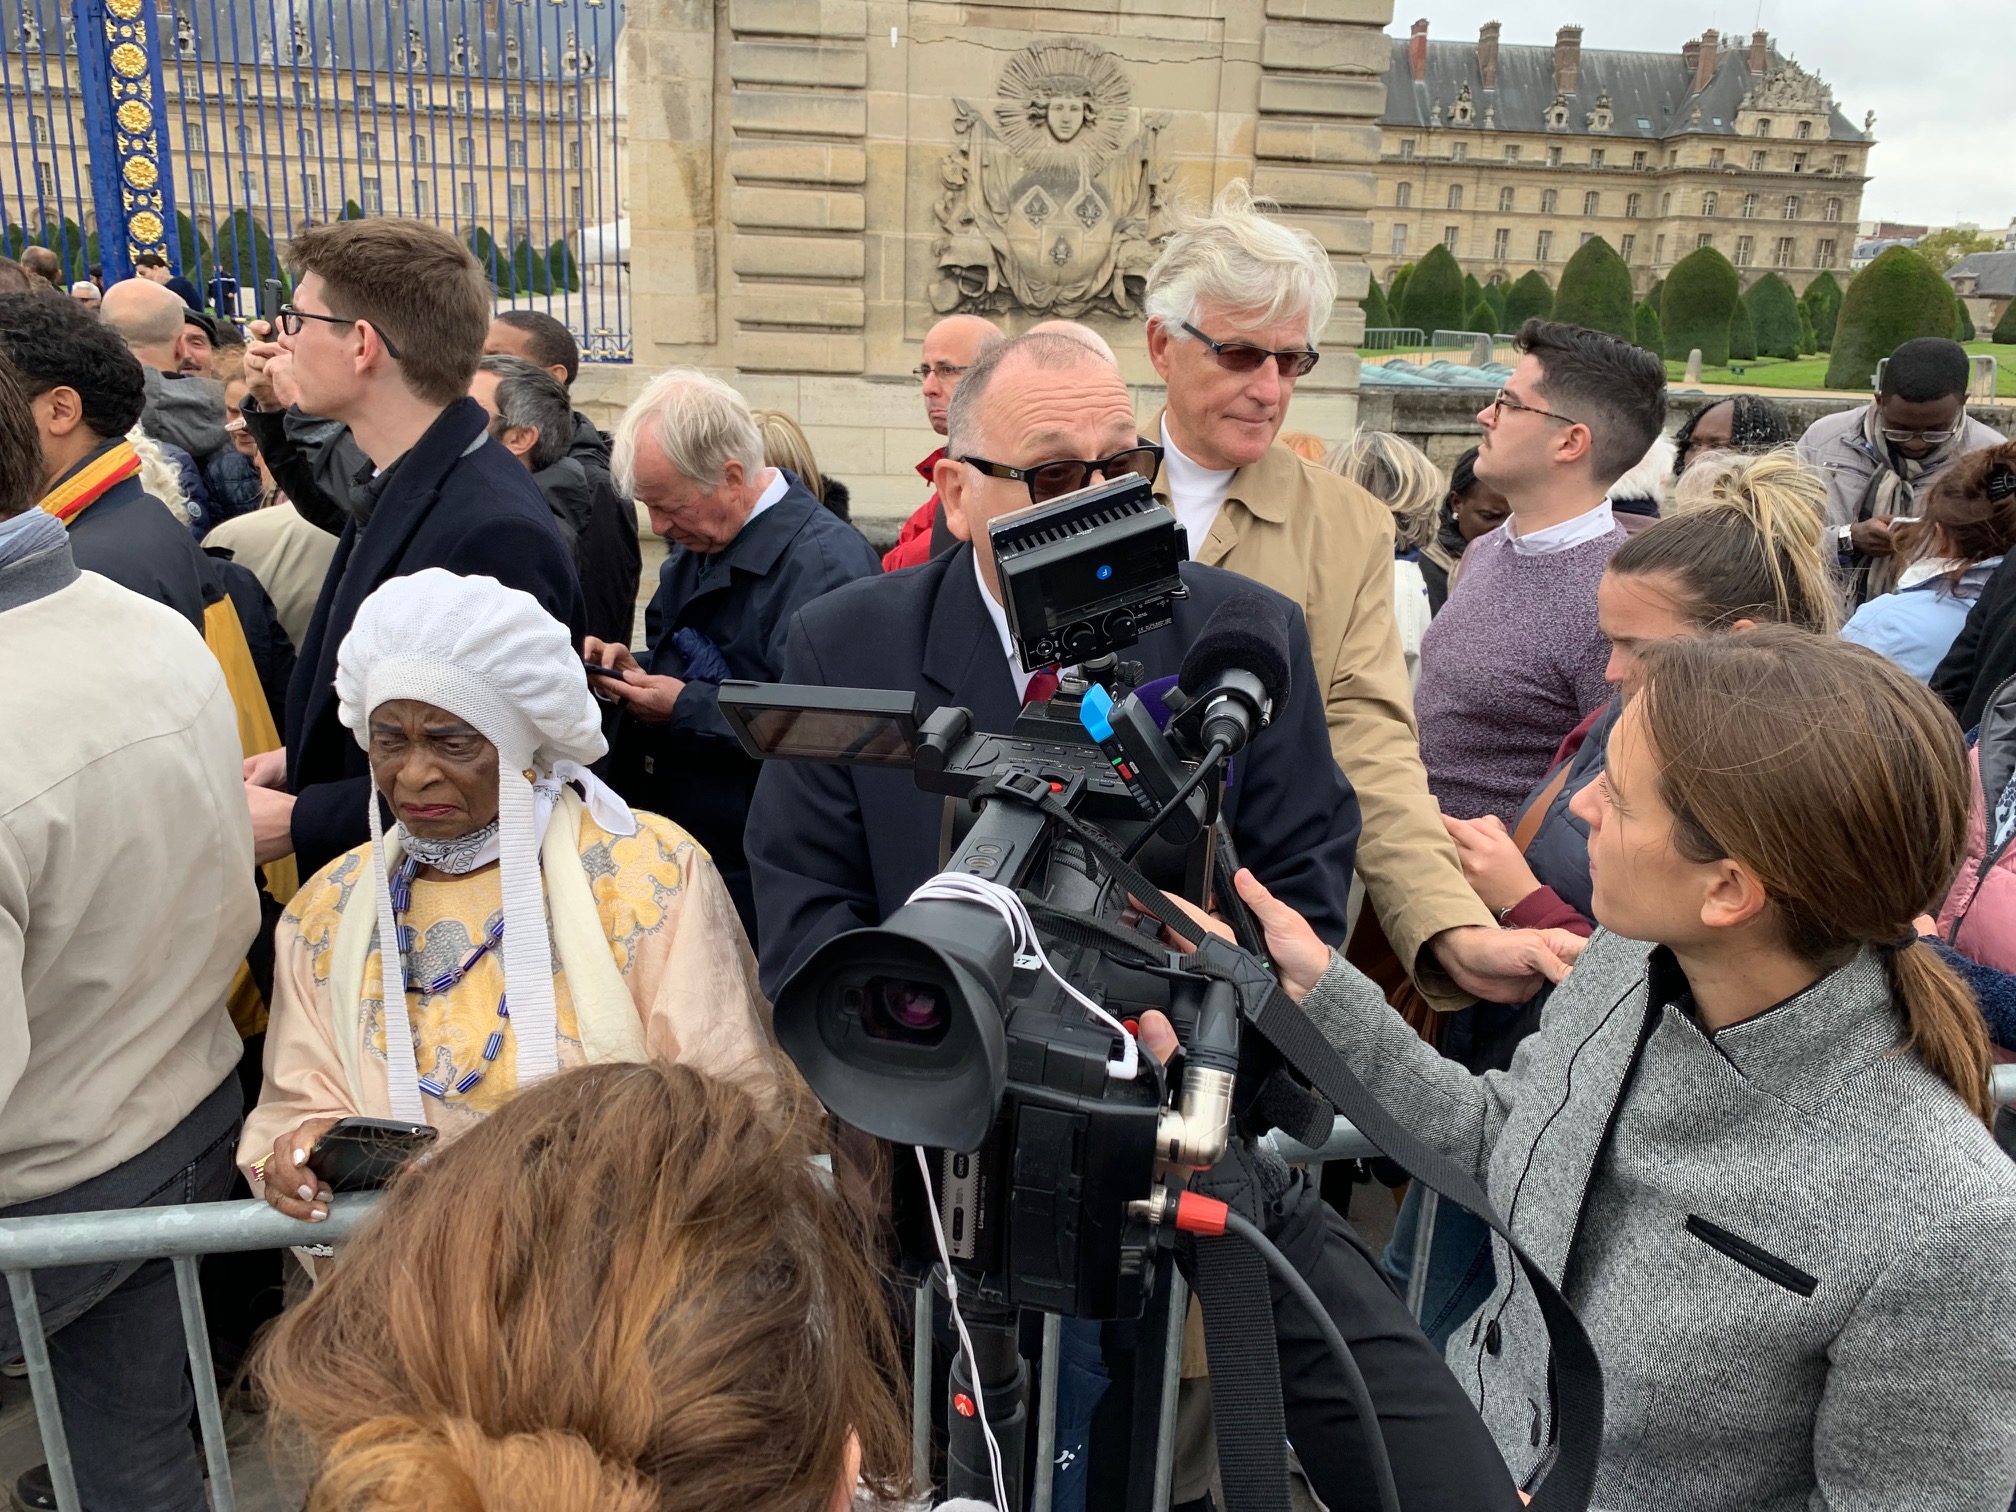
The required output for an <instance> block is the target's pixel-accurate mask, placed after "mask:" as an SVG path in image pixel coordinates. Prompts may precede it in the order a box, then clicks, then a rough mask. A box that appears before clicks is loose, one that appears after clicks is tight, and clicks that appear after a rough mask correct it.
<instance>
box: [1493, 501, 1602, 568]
mask: <svg viewBox="0 0 2016 1512" xmlns="http://www.w3.org/2000/svg"><path fill="white" fill-rule="evenodd" d="M1517 523H1518V521H1517V518H1516V517H1512V518H1508V519H1507V520H1506V521H1505V523H1504V524H1503V525H1500V526H1499V527H1498V528H1499V529H1500V530H1502V531H1504V532H1505V538H1506V539H1507V540H1509V541H1510V542H1511V543H1512V549H1513V550H1514V551H1516V552H1518V553H1519V555H1521V556H1546V555H1548V554H1549V553H1550V552H1556V551H1566V550H1568V549H1569V548H1570V547H1572V546H1580V545H1583V544H1584V543H1586V542H1589V541H1593V540H1595V539H1596V538H1597V537H1598V536H1605V535H1608V534H1609V533H1610V532H1611V531H1612V530H1615V529H1616V528H1617V522H1616V521H1615V520H1614V519H1613V518H1612V517H1611V513H1610V501H1609V500H1608V499H1605V500H1604V501H1603V502H1602V503H1601V504H1598V505H1597V506H1596V507H1595V508H1594V509H1592V510H1589V511H1588V512H1587V513H1586V514H1579V515H1576V516H1575V517H1574V518H1573V519H1569V520H1563V521H1562V522H1561V523H1560V524H1559V525H1549V526H1547V527H1546V528H1545V529H1542V530H1534V531H1528V532H1527V533H1526V534H1524V535H1521V534H1520V533H1519V532H1518V531H1516V530H1514V529H1513V528H1512V527H1513V526H1514V525H1515V524H1517Z"/></svg>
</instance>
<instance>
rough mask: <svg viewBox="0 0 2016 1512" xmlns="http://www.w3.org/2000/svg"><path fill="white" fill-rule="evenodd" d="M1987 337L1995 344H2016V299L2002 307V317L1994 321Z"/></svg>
mask: <svg viewBox="0 0 2016 1512" xmlns="http://www.w3.org/2000/svg"><path fill="white" fill-rule="evenodd" d="M1988 339H1989V340H1990V341H1992V342H1994V343H1995V345H1997V346H2016V299H2012V300H2010V301H2009V303H2008V304H2006V305H2004V306H2003V307H2002V318H2001V319H2000V320H1998V321H1996V322H1995V329H1994V330H1992V331H1990V332H1989V333H1988Z"/></svg>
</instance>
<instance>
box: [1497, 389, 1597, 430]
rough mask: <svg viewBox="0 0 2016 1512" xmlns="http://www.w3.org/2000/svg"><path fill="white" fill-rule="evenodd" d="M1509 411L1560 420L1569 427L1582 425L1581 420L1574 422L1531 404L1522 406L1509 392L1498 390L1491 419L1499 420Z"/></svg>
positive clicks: (1564, 416)
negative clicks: (1521, 411)
mask: <svg viewBox="0 0 2016 1512" xmlns="http://www.w3.org/2000/svg"><path fill="white" fill-rule="evenodd" d="M1508 409H1509V410H1524V411H1525V412H1526V413H1527V414H1529V415H1538V416H1540V417H1541V418H1542V419H1545V420H1560V421H1563V422H1564V423H1566V424H1568V425H1580V424H1582V422H1581V421H1580V420H1572V419H1570V418H1569V417H1568V416H1566V415H1557V414H1555V413H1554V411H1552V410H1543V409H1540V408H1538V407H1536V406H1534V405H1531V404H1521V403H1520V402H1519V401H1518V400H1517V399H1514V398H1513V397H1512V395H1511V394H1510V393H1509V392H1508V391H1507V390H1505V389H1500V390H1498V394H1497V397H1496V398H1494V399H1493V400H1492V401H1491V404H1490V410H1491V418H1492V419H1493V420H1496V419H1498V418H1499V416H1500V414H1501V412H1503V411H1505V410H1508Z"/></svg>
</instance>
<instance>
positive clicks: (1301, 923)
mask: <svg viewBox="0 0 2016 1512" xmlns="http://www.w3.org/2000/svg"><path fill="white" fill-rule="evenodd" d="M1232 885H1233V886H1234V887H1236V888H1238V890H1239V896H1240V897H1241V898H1242V899H1244V900H1245V903H1246V906H1247V907H1248V908H1249V909H1251V910H1252V911H1253V918H1254V921H1255V922H1256V923H1258V924H1259V926H1260V930H1261V933H1262V935H1263V936H1264V937H1265V940H1266V945H1267V957H1268V959H1269V960H1271V961H1272V962H1273V963H1274V971H1275V974H1276V975H1277V976H1278V977H1279V978H1280V980H1281V987H1282V990H1283V991H1285V992H1286V993H1287V994H1288V996H1289V997H1291V998H1292V999H1294V1000H1295V1001H1296V1002H1298V1003H1299V1002H1301V1001H1302V998H1303V995H1304V994H1306V993H1307V992H1308V991H1309V989H1310V988H1311V987H1314V986H1315V985H1316V979H1317V978H1318V977H1320V976H1322V975H1323V973H1324V972H1326V971H1328V970H1329V969H1330V947H1329V946H1328V945H1325V944H1324V943H1323V942H1322V941H1321V940H1319V939H1317V938H1316V931H1315V930H1313V929H1311V928H1310V927H1309V922H1308V920H1306V919H1304V918H1303V917H1302V915H1300V914H1298V913H1297V912H1295V910H1294V909H1292V908H1290V907H1289V906H1288V905H1287V904H1286V903H1283V902H1281V901H1280V900H1279V899H1278V898H1276V897H1275V896H1274V894H1272V893H1270V892H1269V891H1267V889H1266V887H1265V885H1264V884H1262V882H1261V881H1260V879H1259V878H1258V877H1256V876H1254V875H1253V873H1251V872H1250V871H1248V870H1246V868H1245V867H1243V866H1242V867H1241V868H1240V869H1239V874H1238V875H1237V876H1236V877H1234V878H1233V879H1232ZM1170 902H1172V903H1174V904H1175V905H1176V906H1177V907H1178V908H1180V909H1182V910H1183V912H1185V913H1186V914H1188V915H1190V917H1191V918H1192V919H1194V920H1195V921H1196V922H1197V923H1198V924H1199V925H1200V926H1201V927H1202V928H1205V929H1208V930H1210V931H1211V933H1213V934H1215V935H1217V936H1218V937H1219V938H1220V939H1223V940H1229V939H1231V938H1232V927H1231V926H1230V925H1229V924H1227V923H1225V922H1224V920H1222V919H1218V918H1214V917H1213V916H1212V915H1210V914H1207V913H1206V912H1204V910H1203V909H1201V908H1199V907H1197V906H1196V905H1195V904H1194V903H1190V902H1187V901H1185V900H1184V899H1182V898H1171V899H1170ZM1164 938H1165V939H1167V940H1168V942H1169V944H1170V946H1171V947H1172V948H1174V949H1176V950H1180V951H1182V952H1183V953H1184V954H1185V955H1188V954H1189V953H1190V951H1191V949H1192V947H1191V944H1190V942H1189V941H1188V940H1185V939H1183V938H1182V937H1181V936H1179V935H1176V934H1173V933H1170V932H1168V931H1166V930H1165V931H1164Z"/></svg>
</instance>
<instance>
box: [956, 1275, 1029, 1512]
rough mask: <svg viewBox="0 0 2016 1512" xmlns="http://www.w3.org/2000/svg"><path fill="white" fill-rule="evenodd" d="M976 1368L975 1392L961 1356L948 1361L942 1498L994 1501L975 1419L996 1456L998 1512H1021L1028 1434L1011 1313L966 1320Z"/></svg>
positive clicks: (1024, 1380)
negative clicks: (1001, 1495) (988, 1429)
mask: <svg viewBox="0 0 2016 1512" xmlns="http://www.w3.org/2000/svg"><path fill="white" fill-rule="evenodd" d="M966 1331H967V1333H968V1334H969V1335H970V1336H971V1337H972V1340H973V1356H974V1360H975V1361H976V1362H977V1363H978V1365H979V1367H980V1377H981V1379H980V1381H979V1383H978V1386H977V1388H976V1386H975V1383H974V1381H973V1378H972V1372H971V1370H969V1369H968V1367H967V1364H966V1356H965V1353H964V1352H963V1351H962V1352H961V1353H960V1354H959V1356H958V1357H957V1358H956V1359H955V1360H954V1361H953V1362H952V1386H951V1396H952V1402H951V1411H950V1412H949V1413H948V1414H947V1415H946V1424H947V1429H948V1432H947V1435H946V1453H945V1494H946V1496H947V1497H948V1498H952V1497H961V1496H967V1497H971V1498H973V1499H974V1500H975V1501H982V1502H989V1503H992V1502H994V1501H995V1494H994V1476H993V1472H992V1470H991V1468H990V1466H989V1461H988V1457H987V1441H986V1438H985V1436H984V1434H983V1433H982V1431H981V1426H980V1414H981V1412H983V1411H984V1412H985V1413H986V1414H987V1422H988V1424H989V1425H991V1426H992V1428H993V1430H994V1442H995V1444H996V1445H997V1446H998V1447H999V1449H1000V1451H1001V1479H1002V1485H1003V1489H1004V1491H1005V1492H1006V1494H1007V1498H1008V1505H1007V1506H1006V1507H1005V1508H1003V1509H1002V1512H1021V1508H1022V1455H1023V1450H1024V1449H1025V1447H1026V1444H1027V1436H1028V1429H1029V1404H1028V1400H1027V1397H1028V1387H1029V1373H1028V1371H1027V1370H1026V1369H1024V1367H1023V1364H1022V1356H1021V1354H1020V1353H1019V1352H1018V1350H1017V1347H1016V1346H1017V1336H1018V1333H1019V1330H1018V1328H1017V1326H1016V1319H1015V1315H1014V1314H1013V1313H1009V1314H1007V1315H1005V1316H997V1317H984V1318H974V1317H970V1316H969V1317H968V1318H967V1319H966Z"/></svg>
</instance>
